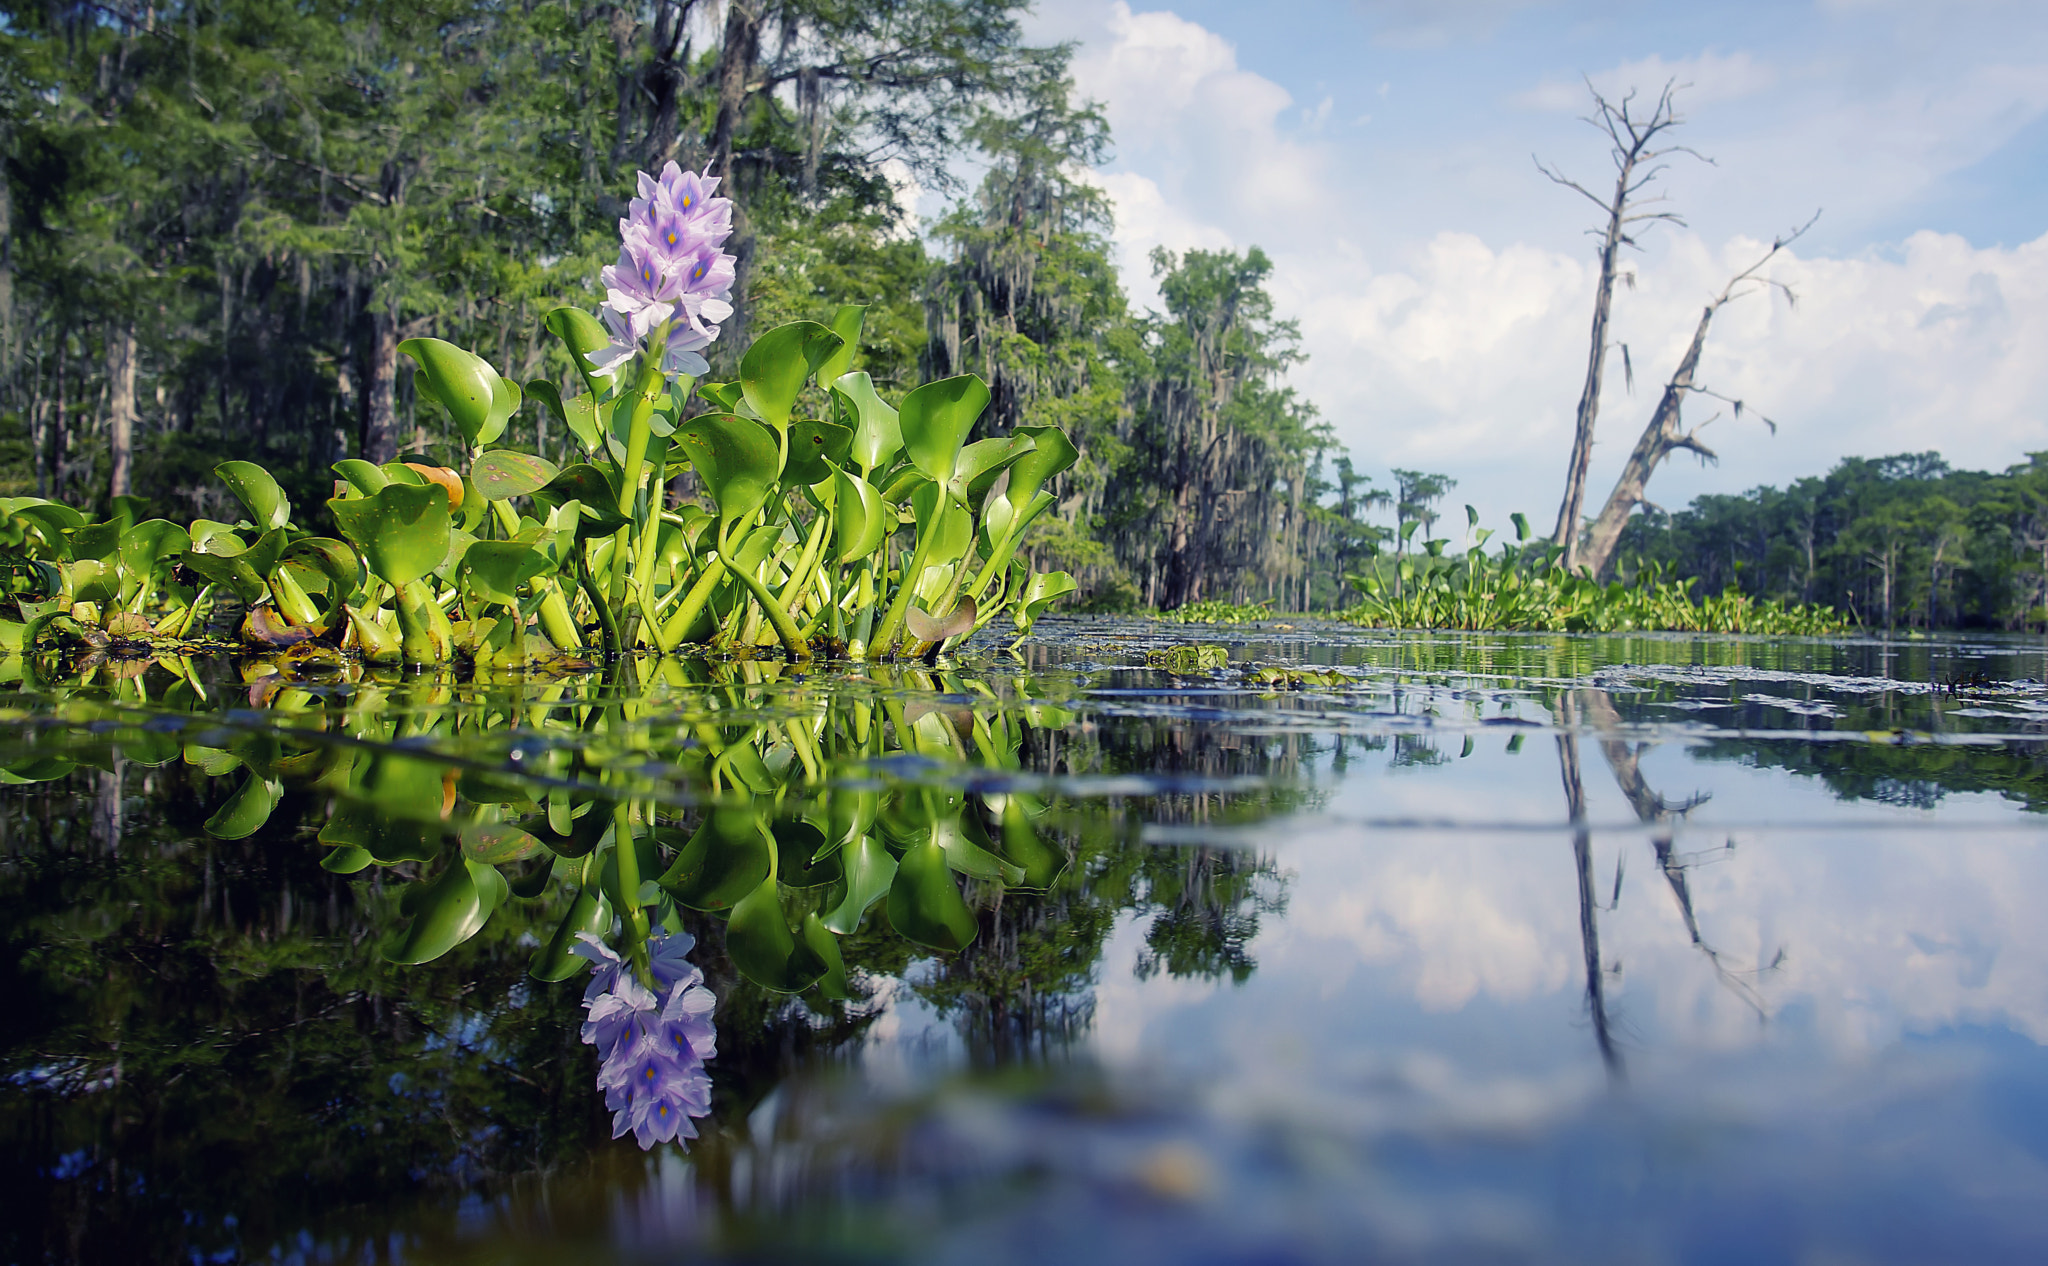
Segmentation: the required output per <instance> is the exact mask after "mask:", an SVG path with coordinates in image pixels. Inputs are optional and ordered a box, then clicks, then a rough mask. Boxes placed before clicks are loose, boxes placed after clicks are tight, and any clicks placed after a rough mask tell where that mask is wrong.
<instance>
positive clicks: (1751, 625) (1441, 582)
mask: <svg viewBox="0 0 2048 1266" xmlns="http://www.w3.org/2000/svg"><path fill="white" fill-rule="evenodd" d="M1467 515H1468V517H1469V519H1470V526H1471V529H1472V532H1473V540H1472V544H1471V547H1470V548H1469V549H1467V550H1466V551H1465V552H1464V553H1463V554H1461V555H1446V553H1445V546H1447V545H1448V544H1449V543H1450V542H1449V541H1447V540H1443V539H1431V540H1429V541H1427V542H1425V543H1424V546H1423V549H1422V551H1421V552H1420V553H1417V554H1412V555H1402V556H1396V557H1393V558H1387V559H1379V560H1376V561H1375V565H1374V567H1373V569H1372V570H1371V571H1370V572H1367V573H1365V574H1361V575H1358V576H1354V577H1353V578H1352V579H1351V584H1352V586H1353V587H1354V588H1356V589H1358V590H1359V591H1360V592H1362V593H1363V594H1364V595H1365V597H1364V599H1363V600H1361V601H1360V602H1359V603H1358V604H1357V605H1356V606H1354V607H1352V608H1351V609H1349V610H1348V611H1345V612H1342V613H1341V618H1343V619H1345V620H1347V621H1349V622H1351V623H1353V624H1362V625H1367V626H1370V627H1375V628H1405V629H1501V630H1517V629H1542V630H1551V629H1555V630H1561V631H1566V632H1598V633H1618V632H1632V631H1637V630H1641V631H1653V630H1668V631H1679V632H1711V633H1765V634H1780V635H1790V636H1819V635H1825V634H1830V633H1841V632H1846V631H1847V630H1848V628H1849V621H1848V620H1846V619H1845V618H1843V617H1842V616H1840V615H1838V614H1837V613H1836V612H1834V611H1833V610H1831V609H1829V608H1826V607H1812V606H1799V605H1796V604H1793V605H1788V604H1786V603H1783V602H1779V601H1776V600H1766V601H1756V600H1754V599H1752V598H1750V597H1748V596H1747V595H1745V594H1743V593H1741V592H1740V591H1736V590H1729V591H1726V592H1723V593H1721V594H1719V595H1716V596H1712V597H1707V598H1700V597H1697V596H1695V594H1694V592H1693V590H1694V585H1695V583H1696V582H1695V581H1694V580H1693V579H1691V578H1687V579H1684V580H1674V579H1666V578H1665V577H1664V576H1663V575H1662V574H1660V573H1659V572H1658V570H1657V569H1656V568H1654V567H1652V568H1646V569H1645V570H1643V571H1642V572H1640V573H1639V574H1637V575H1636V576H1635V577H1633V578H1632V579H1631V580H1630V581H1628V582H1622V581H1612V582H1609V583H1606V584H1602V583H1600V582H1599V581H1597V580H1594V579H1593V578H1591V577H1589V576H1586V575H1584V574H1572V573H1567V572H1566V571H1565V570H1564V568H1563V566H1562V565H1561V564H1560V562H1559V556H1560V554H1561V551H1559V550H1558V549H1557V548H1556V547H1555V546H1554V545H1550V544H1548V543H1538V544H1531V543H1530V542H1529V534H1528V521H1527V519H1525V518H1523V517H1522V516H1521V515H1517V516H1515V526H1516V530H1517V533H1518V535H1519V537H1520V540H1518V541H1517V542H1515V543H1503V544H1502V546H1501V548H1500V552H1499V553H1498V554H1491V555H1489V554H1488V553H1487V552H1486V551H1485V548H1484V547H1485V545H1486V542H1487V540H1488V538H1490V537H1491V536H1492V535H1493V533H1492V532H1491V531H1489V530H1486V529H1481V528H1479V527H1478V515H1477V514H1476V513H1475V512H1473V511H1472V510H1471V509H1470V507H1467ZM1413 522H1414V521H1412V520H1411V521H1410V524H1406V525H1404V527H1410V526H1412V524H1413Z"/></svg>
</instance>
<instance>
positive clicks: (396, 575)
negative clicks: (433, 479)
mask: <svg viewBox="0 0 2048 1266" xmlns="http://www.w3.org/2000/svg"><path fill="white" fill-rule="evenodd" d="M327 508H328V510H329V511H331V512H332V513H333V515H334V522H335V525H336V526H337V527H339V528H340V529H341V534H342V535H343V536H345V537H347V538H348V539H349V540H351V541H353V542H354V543H355V546H356V548H357V549H359V550H361V551H362V552H363V556H364V557H365V558H367V559H369V561H370V570H371V571H374V572H376V573H377V575H378V576H379V577H381V578H382V579H383V580H384V581H386V582H387V583H389V584H392V585H407V584H410V583H412V582H413V581H415V580H418V579H419V578H421V577H422V576H425V575H427V574H428V573H429V572H431V571H433V570H434V569H435V568H436V567H439V566H440V565H441V562H442V560H443V559H445V558H447V556H448V545H449V541H450V533H451V531H452V528H453V525H452V524H451V522H450V520H449V517H448V494H447V493H446V492H444V491H443V490H442V489H441V488H440V487H438V486H436V485H429V484H417V485H408V484H398V483H393V484H387V485H385V486H384V488H383V489H382V490H381V491H379V492H378V493H377V494H376V495H375V496H369V497H356V498H352V499H349V500H339V499H337V500H333V501H329V502H328V503H327Z"/></svg>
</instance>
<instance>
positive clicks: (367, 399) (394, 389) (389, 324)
mask: <svg viewBox="0 0 2048 1266" xmlns="http://www.w3.org/2000/svg"><path fill="white" fill-rule="evenodd" d="M395 306H396V305H395V302H394V301H391V300H380V301H378V302H377V303H375V304H374V305H372V307H371V309H370V348H369V364H368V366H367V367H366V368H367V369H368V371H369V372H367V373H365V374H364V375H363V377H364V379H365V380H366V383H367V389H366V390H365V391H364V393H363V396H364V406H363V460H364V461H367V462H373V463H375V464H376V465H379V466H381V465H383V464H384V463H385V462H388V461H393V460H396V458H397V457H398V313H397V312H395V311H393V308H394V307H395Z"/></svg>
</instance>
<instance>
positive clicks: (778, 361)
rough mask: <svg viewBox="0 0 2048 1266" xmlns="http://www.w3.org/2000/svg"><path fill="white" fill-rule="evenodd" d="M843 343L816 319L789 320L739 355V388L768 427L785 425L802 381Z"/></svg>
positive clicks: (794, 405)
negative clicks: (743, 354) (745, 352)
mask: <svg viewBox="0 0 2048 1266" xmlns="http://www.w3.org/2000/svg"><path fill="white" fill-rule="evenodd" d="M842 346H844V344H843V342H842V341H841V339H840V337H839V336H838V335H837V334H834V333H833V332H832V331H830V330H828V329H826V328H825V327H824V326H822V325H819V324H818V323H817V322H816V321H792V322H790V323H789V324H788V325H781V326H777V327H776V328H774V329H772V330H770V331H768V332H767V333H766V334H763V335H762V336H761V337H760V338H757V339H755V340H754V342H753V345H752V346H751V347H749V348H747V354H746V355H745V356H743V357H741V358H740V391H741V392H742V393H743V394H745V396H746V398H747V403H748V404H750V405H753V406H754V412H756V413H758V414H760V415H761V420H762V421H764V422H766V423H768V424H769V425H770V426H778V427H779V426H787V425H788V424H789V413H790V410H792V409H794V408H795V407H796V398H797V395H798V393H799V392H801V391H802V390H803V389H804V383H805V381H806V380H808V379H809V378H810V376H811V375H812V374H813V373H815V372H816V371H817V369H818V367H819V366H820V365H822V364H824V363H825V360H826V358H827V357H829V356H831V355H832V354H833V353H834V352H836V351H838V350H839V349H840V348H841V347H842Z"/></svg>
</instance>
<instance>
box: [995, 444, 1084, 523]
mask: <svg viewBox="0 0 2048 1266" xmlns="http://www.w3.org/2000/svg"><path fill="white" fill-rule="evenodd" d="M1017 434H1019V435H1028V436H1030V437H1031V439H1032V447H1031V451H1030V452H1028V453H1025V454H1024V455H1022V456H1020V457H1019V458H1018V459H1017V460H1016V462H1015V464H1013V465H1012V466H1011V467H1010V486H1009V488H1008V489H1006V490H1005V491H1004V493H1003V496H1004V498H1005V499H1006V500H1008V501H1009V503H1010V505H1011V506H1013V507H1015V508H1016V509H1018V510H1022V509H1023V508H1024V507H1026V506H1028V505H1030V504H1031V499H1032V498H1033V497H1035V496H1037V495H1038V490H1039V489H1040V488H1042V487H1044V486H1045V481H1046V480H1048V479H1051V478H1052V477H1054V476H1055V475H1060V474H1064V473H1065V472H1066V471H1067V470H1069V469H1071V468H1072V466H1073V464H1074V462H1075V460H1076V459H1077V458H1079V457H1080V456H1081V450H1079V449H1077V448H1075V447H1074V442H1073V441H1072V440H1070V439H1068V438H1067V433H1066V432H1065V431H1062V430H1061V429H1060V428H1058V427H1056V426H1020V427H1018V428H1017Z"/></svg>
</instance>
